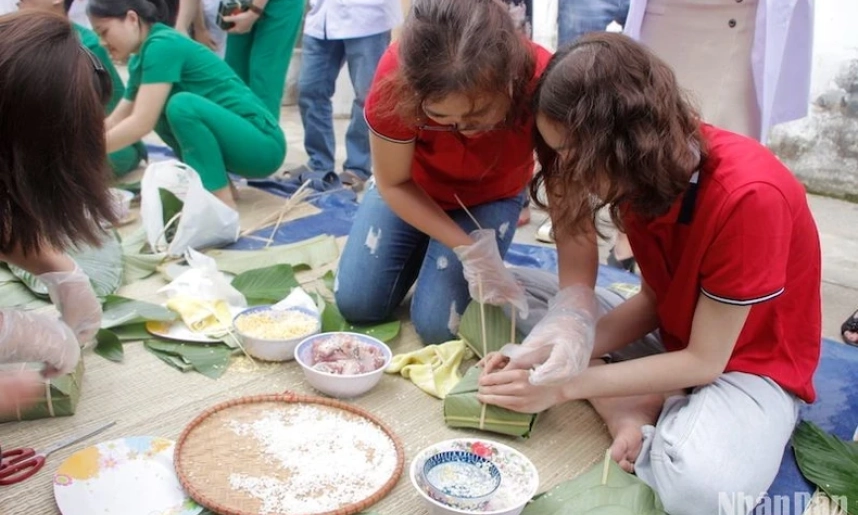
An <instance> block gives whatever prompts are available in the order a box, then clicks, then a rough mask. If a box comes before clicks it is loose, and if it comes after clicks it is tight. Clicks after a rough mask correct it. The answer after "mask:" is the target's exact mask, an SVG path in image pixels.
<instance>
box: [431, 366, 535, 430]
mask: <svg viewBox="0 0 858 515" xmlns="http://www.w3.org/2000/svg"><path fill="white" fill-rule="evenodd" d="M480 372H481V369H480V368H479V367H476V366H474V367H471V368H470V369H469V370H468V371H467V372H466V373H465V375H464V377H462V380H461V381H459V384H457V385H456V386H455V387H453V389H452V390H451V391H450V393H448V394H447V396H446V397H444V422H446V423H447V425H448V426H450V427H464V428H470V429H480V430H482V431H489V432H492V433H499V434H503V435H511V436H521V437H524V438H528V437H529V436H530V432H531V430H533V425H534V424H535V423H536V414H529V413H518V412H517V411H511V410H508V409H506V408H501V407H498V406H492V405H489V404H486V405H484V404H483V403H481V402H480V401H478V400H477V390H478V389H479V386H478V384H477V383H478V381H479V380H480ZM483 406H485V416H483Z"/></svg>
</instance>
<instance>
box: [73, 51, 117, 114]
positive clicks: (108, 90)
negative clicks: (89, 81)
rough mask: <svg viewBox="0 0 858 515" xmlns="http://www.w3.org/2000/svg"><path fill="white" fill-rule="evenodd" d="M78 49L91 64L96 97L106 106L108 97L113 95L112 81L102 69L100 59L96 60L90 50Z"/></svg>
mask: <svg viewBox="0 0 858 515" xmlns="http://www.w3.org/2000/svg"><path fill="white" fill-rule="evenodd" d="M80 49H81V50H83V53H84V54H85V55H86V56H87V58H89V62H90V63H91V64H92V69H93V71H94V72H95V76H96V77H97V78H98V95H99V98H100V99H101V103H102V104H107V102H108V101H110V96H111V95H112V94H113V80H112V79H111V78H110V74H109V73H108V72H107V69H105V68H104V63H102V62H101V59H99V58H98V56H96V55H95V54H93V53H92V51H91V50H90V49H88V48H87V47H85V46H83V45H81V46H80Z"/></svg>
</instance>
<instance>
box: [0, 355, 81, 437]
mask: <svg viewBox="0 0 858 515" xmlns="http://www.w3.org/2000/svg"><path fill="white" fill-rule="evenodd" d="M83 361H84V360H83V359H81V360H80V361H78V364H77V367H76V368H75V369H74V371H72V372H71V373H70V374H66V375H64V376H60V377H55V378H53V379H45V388H44V389H43V390H41V393H40V394H39V397H38V400H36V402H35V404H33V405H32V406H29V407H28V408H26V409H24V410H20V411H12V412H7V413H0V423H3V422H13V421H20V420H37V419H41V418H53V417H70V416H72V415H74V413H75V411H76V410H77V403H78V400H79V399H80V391H81V386H82V384H83V373H84V365H83ZM42 366H43V364H41V363H26V364H23V363H22V364H9V365H2V366H0V370H21V368H22V367H24V368H26V369H30V370H40V369H41V368H42Z"/></svg>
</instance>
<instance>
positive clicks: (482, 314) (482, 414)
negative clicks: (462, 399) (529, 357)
mask: <svg viewBox="0 0 858 515" xmlns="http://www.w3.org/2000/svg"><path fill="white" fill-rule="evenodd" d="M477 288H479V293H480V298H481V299H482V298H483V278H482V277H480V276H477ZM480 330H481V331H482V335H483V357H486V354H488V350H489V349H488V343H487V342H486V305H485V304H483V303H482V302H480ZM485 428H486V405H485V403H483V405H482V406H481V407H480V430H484V429H485Z"/></svg>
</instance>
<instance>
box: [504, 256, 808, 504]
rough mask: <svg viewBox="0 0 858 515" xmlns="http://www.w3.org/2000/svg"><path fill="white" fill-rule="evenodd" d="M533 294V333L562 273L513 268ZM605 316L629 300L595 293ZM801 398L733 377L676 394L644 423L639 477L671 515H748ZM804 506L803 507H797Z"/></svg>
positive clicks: (635, 350) (656, 347)
mask: <svg viewBox="0 0 858 515" xmlns="http://www.w3.org/2000/svg"><path fill="white" fill-rule="evenodd" d="M514 271H515V274H516V276H517V278H518V279H519V281H521V283H522V284H523V285H524V286H525V289H526V290H527V293H528V303H529V305H530V306H529V307H530V316H529V317H528V319H527V320H521V321H519V324H520V327H521V328H522V330H523V331H529V330H530V329H532V327H533V325H534V324H535V323H536V322H538V321H539V320H540V319H541V318H542V317H543V316H544V315H545V312H546V310H547V308H548V301H549V300H550V299H551V298H552V297H553V296H554V294H555V293H557V290H558V284H557V276H556V275H553V274H550V273H547V272H543V271H539V270H529V269H515V270H514ZM596 296H597V299H598V301H599V305H600V309H601V311H602V314H604V313H607V312H608V311H610V310H611V309H613V308H615V307H616V306H618V305H619V304H620V303H622V302H623V301H624V298H623V297H622V296H621V295H619V294H617V293H615V292H614V291H611V290H609V289H604V288H597V289H596ZM659 352H664V347H663V346H662V345H661V342H660V341H659V339H658V336H657V335H655V334H651V335H648V336H647V337H646V338H644V339H642V340H640V341H638V342H636V343H634V344H632V345H630V346H629V347H627V348H625V349H622V350H621V351H619V352H617V353H616V354H612V358H614V359H617V360H625V359H634V358H638V357H642V356H647V355H651V354H655V353H659ZM800 403H801V401H800V400H798V399H797V398H796V397H795V396H794V395H792V394H790V393H788V392H786V391H784V390H783V389H782V388H781V387H780V386H779V385H777V384H776V383H775V382H774V381H772V380H771V379H769V378H767V377H762V376H756V375H752V374H745V373H742V372H728V373H725V374H723V375H721V377H719V378H718V379H716V380H715V382H713V383H711V384H707V385H703V386H698V387H697V388H694V390H692V392H691V393H690V394H688V395H682V396H674V397H670V398H668V399H667V400H666V401H665V404H664V408H663V410H662V412H661V415H660V416H659V418H658V421H657V422H656V424H655V425H654V426H652V425H646V426H643V427H642V428H641V429H642V432H643V447H642V449H641V453H640V455H639V456H638V458H637V460H636V462H635V473H636V474H637V476H638V477H639V478H640V479H641V480H643V481H644V482H645V483H646V484H648V485H649V486H650V487H652V488H653V490H655V491H656V493H658V496H659V497H660V498H661V501H662V503H663V504H664V507H665V510H666V511H667V512H668V513H669V514H670V515H708V514H717V515H746V514H747V513H748V512H750V511H751V510H752V509H753V507H754V506H755V505H756V503H757V500H758V498H759V497H760V496H761V495H763V494H765V492H766V490H767V489H768V488H769V486H771V484H772V481H774V478H775V475H776V474H777V472H778V469H779V467H780V463H781V459H782V457H783V452H784V448H785V447H786V445H787V443H788V442H789V438H790V436H791V435H792V432H793V429H794V427H795V424H796V421H797V419H798V409H799V406H800ZM797 509H798V508H797Z"/></svg>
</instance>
